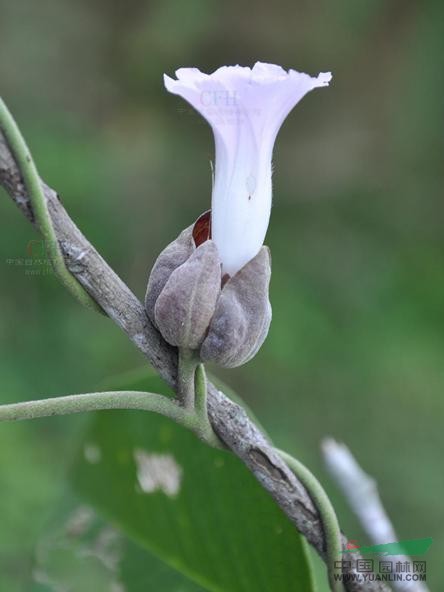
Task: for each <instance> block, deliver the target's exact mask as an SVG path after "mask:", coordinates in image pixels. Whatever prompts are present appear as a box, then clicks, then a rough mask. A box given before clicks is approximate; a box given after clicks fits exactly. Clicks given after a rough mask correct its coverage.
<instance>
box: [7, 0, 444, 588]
mask: <svg viewBox="0 0 444 592" xmlns="http://www.w3.org/2000/svg"><path fill="white" fill-rule="evenodd" d="M0 14H1V18H0V56H1V57H0V93H1V95H2V96H3V97H4V99H5V100H6V102H7V103H8V105H9V107H10V109H11V110H12V111H13V113H14V114H15V116H16V118H17V119H18V121H19V123H20V126H21V128H22V131H23V132H24V134H25V136H26V138H27V140H28V142H29V144H30V146H31V149H32V150H33V153H34V156H35V158H36V161H37V164H38V166H39V169H40V172H41V174H42V176H43V178H44V179H45V180H46V181H47V182H48V183H49V184H50V185H52V186H53V187H55V188H56V189H57V190H58V192H59V193H60V194H61V196H62V199H63V201H64V204H65V206H66V208H67V209H68V211H69V213H70V214H71V216H72V217H73V218H74V220H75V221H76V222H77V223H78V225H79V226H80V228H81V229H82V230H83V231H84V233H85V234H86V235H87V236H88V237H89V239H90V240H91V241H92V243H93V244H94V245H95V246H96V247H97V248H98V249H99V251H100V252H101V253H102V254H103V255H104V257H105V258H106V259H107V261H108V262H109V263H110V264H111V265H112V266H113V267H114V268H115V269H116V271H117V272H118V273H119V274H120V275H121V276H122V278H123V279H124V280H125V281H126V282H127V283H128V285H129V286H130V287H131V288H132V289H133V290H134V291H135V293H136V294H137V295H138V296H140V297H142V296H143V294H144V290H145V286H146V281H147V274H148V270H149V269H150V267H151V266H152V264H153V262H154V260H155V258H156V256H157V254H158V253H159V252H160V251H161V249H162V248H163V247H164V246H165V245H166V243H167V242H170V241H171V240H172V239H173V238H174V237H175V236H176V235H177V234H178V233H179V232H180V230H181V229H182V228H184V227H185V226H187V225H189V224H190V223H191V222H192V221H193V220H194V219H195V218H196V217H197V216H198V215H199V214H200V213H201V212H202V211H203V210H205V209H207V208H208V207H209V203H210V192H211V177H210V164H209V163H210V160H211V159H212V157H213V144H212V134H211V131H210V129H209V127H208V126H207V125H206V124H205V122H204V121H203V120H202V119H201V118H200V117H199V116H198V115H197V114H195V113H193V112H192V111H191V110H190V109H189V108H188V106H187V105H186V104H185V103H184V102H183V101H182V100H181V99H179V98H178V97H175V96H172V95H169V94H167V93H166V91H165V90H164V88H163V82H162V75H163V73H164V72H167V73H169V74H170V75H171V74H173V72H174V70H175V69H176V68H177V67H180V66H197V67H199V68H201V69H202V70H204V71H211V70H213V69H215V68H217V67H219V66H220V65H224V64H236V63H240V64H243V65H252V64H253V63H254V62H255V61H256V60H261V61H268V62H272V63H278V64H282V65H283V66H284V67H287V68H289V67H292V68H295V69H300V70H302V71H306V72H310V73H312V74H317V73H318V72H319V71H326V70H327V71H328V70H331V71H332V72H333V75H334V79H333V83H332V85H331V86H330V88H329V89H328V90H327V89H324V90H322V91H317V92H313V93H311V94H310V95H309V96H308V97H306V98H305V99H304V100H303V101H302V103H301V104H300V105H299V106H298V107H297V108H296V109H295V110H294V112H293V113H292V114H291V115H290V117H289V118H288V120H287V121H286V123H285V125H284V127H283V129H282V130H281V132H280V134H279V137H278V142H277V145H276V149H275V154H274V170H275V173H274V207H273V212H272V219H271V225H270V228H269V233H268V237H267V244H268V245H269V246H270V247H271V251H272V255H273V278H272V290H271V299H272V304H273V310H274V319H273V323H272V328H271V332H270V335H269V337H268V340H267V341H266V343H265V345H264V346H263V348H262V350H261V351H260V353H259V354H258V356H257V357H256V358H255V359H254V360H253V361H252V362H250V363H249V364H248V365H246V366H245V367H243V368H240V369H237V370H233V371H230V372H229V373H228V372H225V373H221V372H217V373H218V374H219V375H220V376H221V378H223V379H224V380H225V381H226V382H227V383H228V384H229V385H230V386H232V387H233V388H234V389H235V390H236V391H237V392H238V393H239V394H240V395H241V396H242V397H243V398H244V399H245V400H246V401H247V402H248V404H249V405H250V406H251V407H252V409H253V410H254V411H255V413H256V414H257V416H258V417H259V419H260V420H261V421H262V422H263V423H264V424H265V426H266V427H267V428H268V430H269V432H270V433H271V435H272V436H273V438H274V440H275V441H276V443H277V444H278V445H279V446H280V447H284V448H285V447H286V448H287V449H289V450H290V451H291V452H292V453H294V454H296V455H297V456H299V458H301V459H302V460H303V461H304V462H306V463H307V464H308V465H309V466H310V467H311V468H313V470H314V471H315V472H316V473H317V474H318V475H319V477H320V478H321V479H322V481H323V482H324V483H325V485H326V488H327V490H328V492H329V494H330V495H331V497H332V500H333V502H334V503H335V505H336V507H337V509H338V512H339V515H340V519H341V522H342V524H343V526H344V529H345V530H346V531H347V533H348V534H349V536H350V538H354V539H357V540H358V541H359V542H360V543H362V544H365V543H367V542H368V541H367V540H366V538H365V535H363V533H362V532H361V530H360V528H359V526H358V524H357V523H356V521H355V520H354V518H353V517H352V515H351V513H350V511H349V510H348V508H347V507H346V505H345V504H344V502H343V500H342V498H341V495H340V494H339V493H338V491H337V490H336V488H335V486H334V484H333V483H332V482H331V481H330V479H329V477H328V475H327V473H326V471H325V469H324V467H323V463H322V459H321V455H320V442H321V440H322V438H324V437H325V436H327V435H330V436H334V437H335V438H337V439H339V440H341V441H344V442H345V443H346V444H347V445H348V446H350V447H351V449H352V450H353V452H354V453H355V455H356V456H357V458H358V460H359V461H360V462H361V464H362V465H363V467H364V468H365V470H366V471H368V472H369V473H370V474H372V475H374V476H375V477H376V479H377V481H378V483H379V486H380V491H381V495H382V498H383V500H384V502H385V505H386V507H387V510H388V511H389V514H390V516H391V517H392V519H393V522H394V524H395V527H396V529H397V532H398V534H399V537H400V539H411V538H420V537H433V539H434V544H433V546H432V548H431V550H430V551H429V554H428V555H427V557H426V559H427V562H428V566H427V572H428V581H429V583H430V587H431V589H437V586H438V582H440V581H441V580H442V578H443V577H444V567H443V563H442V561H441V560H440V559H441V555H442V554H441V553H440V549H442V547H443V544H444V529H443V524H444V508H443V503H442V499H443V492H444V471H443V470H442V454H443V443H444V437H443V427H442V426H443V415H444V397H443V394H444V364H443V359H444V308H443V302H444V238H443V232H442V226H443V223H444V220H443V217H444V200H443V181H444V174H443V173H444V166H443V165H444V163H443V154H444V134H443V131H444V101H443V96H444V5H443V3H442V2H440V1H439V0H427V1H419V0H416V1H414V0H409V1H406V0H393V1H382V0H337V1H336V2H329V1H328V0H317V1H316V2H308V1H302V0H291V1H290V0H278V1H276V2H274V3H271V2H263V1H260V2H256V3H255V4H254V5H252V4H250V5H249V4H247V3H239V2H235V1H234V0H225V2H223V3H222V2H216V1H215V0H207V1H205V0H188V2H181V1H179V0H164V1H160V0H157V1H153V2H147V1H143V0H127V1H126V2H124V3H123V2H119V1H117V0H112V1H111V0H107V1H106V2H105V0H88V1H87V0H76V1H73V0H39V2H26V1H25V0H15V1H14V2H10V1H8V0H0ZM0 220H1V231H0V286H1V289H0V310H1V314H0V378H1V384H2V388H1V393H0V400H1V402H13V401H21V400H26V399H32V398H35V397H39V396H44V395H47V396H50V395H57V394H67V393H76V392H86V391H90V390H93V389H94V388H96V387H97V386H98V385H100V384H101V383H103V381H104V380H106V379H107V377H109V376H110V375H115V374H119V373H120V372H125V371H128V370H131V369H133V368H138V367H140V366H143V364H144V360H143V358H142V356H141V355H140V354H139V353H138V352H137V351H136V350H135V348H134V347H133V346H132V345H131V344H130V343H129V342H128V340H127V339H126V338H125V336H123V335H122V334H121V333H120V332H119V330H118V329H117V328H116V327H115V326H114V325H113V323H112V322H109V321H107V320H106V319H105V318H102V317H101V316H99V315H94V314H92V313H90V312H87V311H85V310H82V309H81V308H80V307H79V306H78V305H77V304H76V303H75V302H74V301H73V300H72V299H71V297H70V296H69V295H68V294H67V293H66V292H64V291H63V289H62V288H61V287H60V286H59V285H58V283H57V282H56V280H55V279H54V278H53V277H52V276H51V274H48V273H47V268H46V267H45V266H42V265H39V264H38V263H37V262H34V264H33V265H32V266H30V267H25V266H23V265H21V264H19V263H17V260H20V259H23V258H27V257H28V253H27V249H29V243H30V241H33V240H35V239H38V236H37V235H36V233H35V232H34V231H33V230H32V228H31V226H30V225H29V224H28V223H27V221H26V220H25V219H24V218H23V216H21V214H20V213H19V212H18V211H17V210H16V208H15V206H14V205H13V204H12V203H11V202H10V200H9V199H8V197H7V195H6V194H5V193H4V192H2V191H0ZM86 421H87V419H86V418H84V417H68V418H58V419H49V420H40V421H38V422H35V423H26V424H25V423H23V424H16V425H12V424H11V425H9V424H4V425H2V426H0V428H1V429H0V513H1V525H2V526H1V529H0V588H1V589H2V590H8V592H19V591H20V592H21V591H28V590H31V586H32V584H31V581H32V568H33V564H34V555H35V548H36V545H37V543H38V540H39V538H40V537H41V536H42V533H44V530H45V524H46V521H47V519H48V515H49V514H50V512H51V506H52V505H53V504H55V503H56V500H57V499H58V498H59V497H60V495H61V492H63V491H64V488H65V485H66V480H67V474H68V472H69V465H70V458H71V455H72V454H73V450H74V448H75V442H76V438H77V437H78V434H79V432H80V431H81V430H82V429H83V427H84V424H85V422H86Z"/></svg>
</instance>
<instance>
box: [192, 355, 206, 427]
mask: <svg viewBox="0 0 444 592" xmlns="http://www.w3.org/2000/svg"><path fill="white" fill-rule="evenodd" d="M194 386H195V395H194V396H195V399H194V408H195V409H196V413H197V415H198V416H199V417H202V418H204V419H206V420H208V409H207V390H208V385H207V376H206V373H205V368H204V365H203V364H199V365H198V366H197V368H196V374H195V377H194Z"/></svg>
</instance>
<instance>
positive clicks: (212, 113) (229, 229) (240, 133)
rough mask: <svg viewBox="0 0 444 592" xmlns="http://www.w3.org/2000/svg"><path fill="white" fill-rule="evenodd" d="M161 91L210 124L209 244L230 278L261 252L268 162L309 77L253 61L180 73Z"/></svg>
mask: <svg viewBox="0 0 444 592" xmlns="http://www.w3.org/2000/svg"><path fill="white" fill-rule="evenodd" d="M176 76H177V80H173V79H172V78H170V77H169V76H166V75H165V77H164V80H165V86H166V88H167V89H168V90H169V91H170V92H172V93H174V94H177V95H180V96H181V97H183V98H184V99H185V100H186V101H188V102H189V103H190V104H191V105H192V106H193V107H194V108H195V109H196V110H197V111H198V112H199V113H200V114H201V115H203V117H204V118H205V119H206V120H207V121H208V123H209V124H210V125H211V127H212V129H213V133H214V138H215V145H216V167H215V174H214V180H213V194H212V206H211V210H212V214H211V216H212V220H211V222H212V239H213V240H214V242H215V243H216V246H217V249H218V251H219V256H220V259H221V261H222V265H223V271H224V273H228V274H229V275H231V276H232V275H234V274H235V273H236V272H237V271H238V270H239V269H241V268H242V267H243V266H244V265H245V264H246V263H247V262H248V261H250V260H251V259H252V258H253V257H254V256H255V255H256V254H257V253H258V251H259V249H260V248H261V246H262V244H263V242H264V238H265V234H266V232H267V228H268V222H269V219H270V210H271V194H272V190H271V158H272V152H273V146H274V141H275V139H276V135H277V133H278V131H279V128H280V127H281V125H282V123H283V121H284V119H285V118H286V117H287V115H288V114H289V113H290V111H291V110H292V109H293V107H294V106H295V105H296V104H297V103H298V102H299V101H300V100H301V99H302V98H303V97H304V96H305V95H306V94H307V93H308V92H309V91H310V90H312V89H314V88H316V87H319V86H327V85H328V83H329V82H330V80H331V74H330V73H329V72H325V73H321V74H319V75H318V76H317V77H316V78H314V77H311V76H309V75H308V74H304V73H301V72H297V71H296V70H289V71H288V72H287V71H286V70H284V69H283V68H281V67H280V66H275V65H273V64H263V63H261V62H257V63H256V64H255V65H254V67H253V68H247V67H241V66H223V67H222V68H219V69H218V70H216V71H215V72H213V74H204V73H203V72H201V71H200V70H198V69H197V68H180V69H179V70H177V71H176Z"/></svg>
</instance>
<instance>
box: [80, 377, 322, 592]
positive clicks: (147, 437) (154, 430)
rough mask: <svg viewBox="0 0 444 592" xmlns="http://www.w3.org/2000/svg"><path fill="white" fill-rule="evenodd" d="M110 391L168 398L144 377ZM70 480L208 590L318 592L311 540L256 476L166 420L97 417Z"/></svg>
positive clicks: (132, 414)
mask: <svg viewBox="0 0 444 592" xmlns="http://www.w3.org/2000/svg"><path fill="white" fill-rule="evenodd" d="M112 386H113V388H128V389H129V388H131V389H144V390H150V391H153V390H156V391H157V392H164V393H166V392H167V390H166V387H165V386H164V385H163V383H162V382H161V381H160V379H159V378H157V377H153V376H151V377H146V374H142V375H133V376H127V377H126V379H125V380H124V384H122V382H120V383H119V384H113V385H112ZM73 483H74V487H75V489H76V491H77V492H78V493H79V494H80V495H81V497H83V499H85V500H87V501H88V502H89V503H91V504H92V505H93V506H94V507H96V508H97V509H99V510H100V511H101V512H102V514H103V515H105V516H107V517H108V518H109V519H110V520H111V521H112V522H113V523H115V524H117V525H118V526H119V528H120V529H122V530H123V531H124V532H125V534H127V535H129V536H130V537H131V538H133V539H134V540H136V541H138V542H139V543H140V544H141V545H142V546H144V547H145V548H146V549H149V550H150V551H151V552H152V553H153V554H155V555H156V556H157V557H158V558H160V559H161V560H162V561H164V562H165V563H166V564H168V565H169V566H171V567H173V568H174V569H176V570H177V571H179V572H181V573H183V574H185V575H186V576H187V577H188V578H190V579H191V580H193V581H194V582H196V583H198V584H199V585H200V586H203V587H204V588H205V589H206V590H210V591H214V592H250V591H251V592H261V591H264V592H265V591H267V592H268V591H269V590H273V592H280V591H282V592H284V591H285V592H310V591H311V590H313V583H312V577H311V570H310V564H309V559H308V554H307V550H306V547H305V542H304V541H303V540H302V539H301V537H300V536H299V534H298V533H297V532H296V530H295V528H294V526H293V525H292V524H291V523H290V521H289V520H288V519H287V517H286V516H285V515H284V514H283V513H282V511H281V510H280V508H278V506H277V505H276V504H275V503H274V501H273V500H272V499H271V497H270V496H269V495H268V494H267V493H266V492H265V491H264V490H263V489H262V488H261V487H260V485H259V484H258V483H257V482H256V480H255V478H254V477H253V476H252V475H251V473H250V472H249V471H248V470H247V469H246V468H245V467H244V465H243V464H242V463H241V462H240V461H239V460H238V459H237V458H236V457H235V456H234V455H232V454H231V453H230V452H228V451H220V450H213V449H211V448H209V447H207V446H206V445H204V444H202V443H201V442H200V441H199V440H198V439H197V438H196V437H195V436H194V435H193V434H192V433H190V432H187V431H186V430H185V429H183V428H181V427H179V426H177V425H175V424H174V423H173V422H171V421H170V420H168V419H166V418H164V417H161V416H156V415H154V414H149V413H145V412H136V411H106V412H101V413H99V414H97V417H96V419H95V421H94V422H93V425H92V428H91V430H90V431H89V433H88V434H87V436H86V439H85V441H84V443H83V448H82V450H81V451H79V455H78V458H77V461H76V466H75V471H74V476H73ZM146 570H147V571H149V570H150V565H149V562H147V564H146Z"/></svg>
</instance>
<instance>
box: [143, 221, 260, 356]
mask: <svg viewBox="0 0 444 592" xmlns="http://www.w3.org/2000/svg"><path fill="white" fill-rule="evenodd" d="M207 220H209V213H208V214H204V215H203V216H201V217H200V218H199V220H198V221H197V222H196V224H195V225H193V226H190V227H189V228H187V229H186V230H184V231H183V232H182V233H181V234H180V235H179V237H178V238H177V239H176V240H175V241H173V242H172V243H171V244H170V245H169V246H168V247H167V248H166V249H165V250H164V251H163V252H162V253H161V254H160V255H159V257H158V259H157V261H156V263H155V265H154V267H153V270H152V272H151V275H150V278H149V282H148V288H147V293H146V298H145V306H146V310H147V314H148V316H149V318H150V320H151V321H152V323H153V324H154V325H155V326H156V327H157V329H158V330H159V331H160V333H161V334H162V336H163V338H164V339H165V340H166V341H167V342H168V343H170V344H171V345H174V346H177V347H179V348H184V349H190V350H193V351H195V352H198V353H199V356H200V358H201V360H202V361H203V362H214V363H216V364H218V365H220V366H223V367H226V368H232V367H235V366H240V365H241V364H244V363H245V362H247V361H249V360H250V359H251V358H252V357H253V356H254V355H255V354H256V353H257V351H258V349H259V348H260V346H261V345H262V343H263V342H264V340H265V337H266V335H267V333H268V329H269V326H270V321H271V306H270V302H269V299H268V288H269V283H270V275H271V265H270V253H269V250H268V248H267V247H262V248H261V249H260V251H259V253H258V254H257V255H256V256H255V257H254V258H253V259H251V260H250V261H249V262H248V263H247V264H246V265H244V266H243V267H242V268H241V269H240V270H239V271H238V272H237V273H236V274H235V275H234V276H233V277H229V276H227V275H225V276H224V278H223V279H222V277H221V274H222V271H221V270H222V266H221V261H220V256H219V252H218V249H217V247H216V245H215V243H214V242H213V241H212V240H211V239H210V238H209V233H210V229H209V227H208V228H207V227H206V226H205V224H206V221H207Z"/></svg>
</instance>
